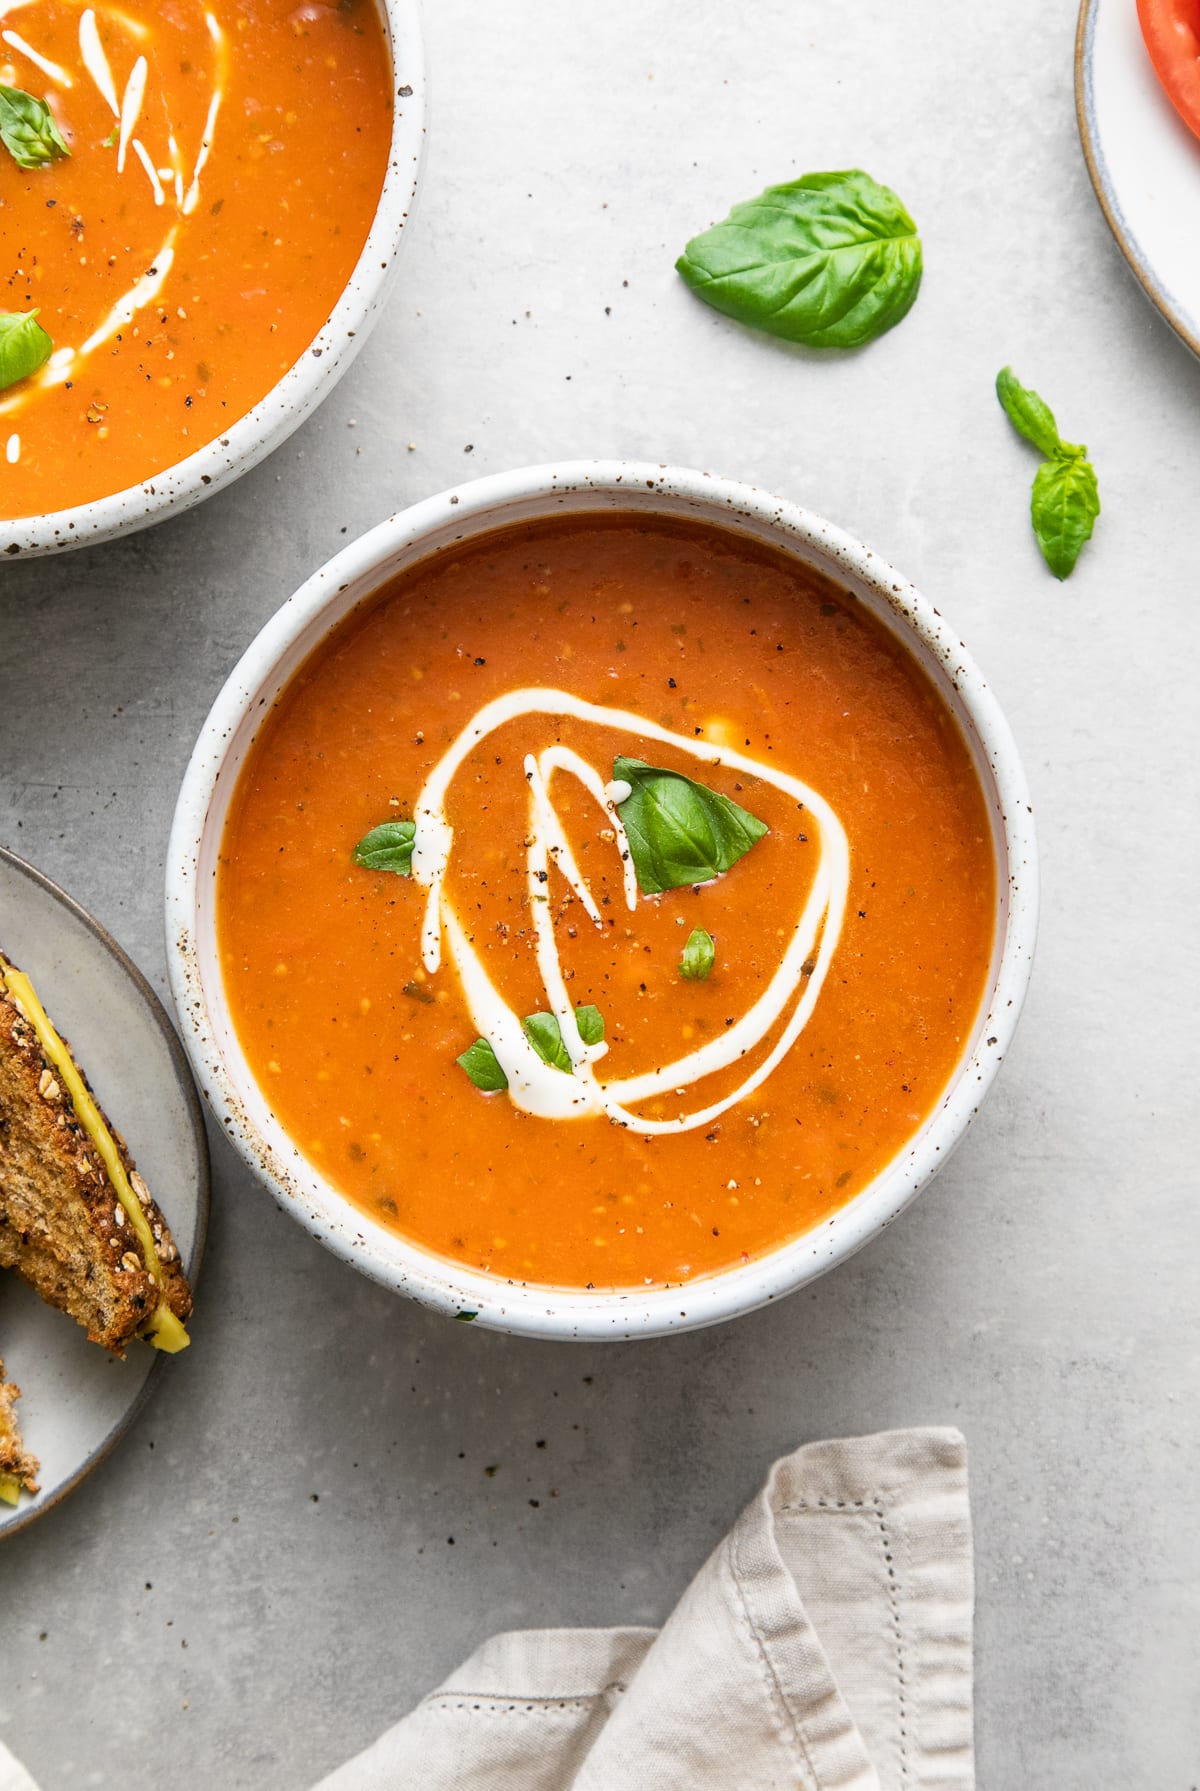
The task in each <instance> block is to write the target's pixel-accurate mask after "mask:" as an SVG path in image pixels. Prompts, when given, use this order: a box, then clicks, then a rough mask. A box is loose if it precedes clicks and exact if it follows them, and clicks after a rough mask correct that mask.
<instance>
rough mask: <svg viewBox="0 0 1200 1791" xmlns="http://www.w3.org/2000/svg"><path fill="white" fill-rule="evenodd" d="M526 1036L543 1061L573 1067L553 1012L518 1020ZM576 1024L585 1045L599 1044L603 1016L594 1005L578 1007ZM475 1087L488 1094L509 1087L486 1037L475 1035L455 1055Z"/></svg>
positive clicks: (560, 1067) (564, 1068) (565, 1068)
mask: <svg viewBox="0 0 1200 1791" xmlns="http://www.w3.org/2000/svg"><path fill="white" fill-rule="evenodd" d="M521 1024H522V1026H523V1027H524V1029H525V1037H526V1038H527V1039H528V1040H529V1042H530V1044H531V1045H532V1046H533V1048H534V1050H535V1051H536V1052H537V1054H538V1056H539V1057H540V1058H541V1060H542V1062H543V1063H548V1064H549V1065H550V1066H551V1068H552V1069H556V1070H562V1071H564V1072H565V1074H566V1075H568V1076H569V1075H570V1074H571V1071H572V1069H573V1067H574V1066H573V1065H572V1063H571V1058H570V1054H569V1053H568V1051H567V1047H566V1046H565V1045H564V1044H563V1039H562V1029H561V1028H560V1026H559V1024H558V1020H557V1017H556V1016H555V1015H554V1014H530V1015H529V1016H528V1017H527V1018H526V1019H524V1020H523V1021H522V1022H521ZM575 1024H576V1026H577V1027H578V1028H579V1036H580V1038H581V1039H582V1040H583V1042H584V1044H585V1045H598V1044H599V1043H600V1041H601V1039H602V1038H603V1037H604V1019H603V1016H602V1015H601V1013H600V1009H599V1008H597V1007H577V1008H576V1009H575ZM458 1062H459V1063H460V1064H461V1065H462V1067H463V1069H464V1070H465V1071H466V1072H467V1075H468V1076H469V1077H470V1078H471V1080H472V1082H473V1083H474V1084H475V1086H476V1088H482V1089H484V1090H485V1091H486V1092H487V1093H488V1094H492V1093H494V1092H495V1091H496V1090H498V1089H503V1088H507V1087H508V1077H507V1076H506V1075H505V1074H504V1071H503V1070H502V1069H501V1067H500V1060H499V1058H498V1057H497V1056H496V1053H495V1052H494V1051H493V1049H492V1047H491V1045H490V1044H489V1043H488V1041H487V1039H476V1040H475V1043H474V1044H473V1045H471V1046H470V1047H469V1049H468V1050H466V1051H464V1052H463V1054H462V1056H461V1057H460V1058H459V1059H458Z"/></svg>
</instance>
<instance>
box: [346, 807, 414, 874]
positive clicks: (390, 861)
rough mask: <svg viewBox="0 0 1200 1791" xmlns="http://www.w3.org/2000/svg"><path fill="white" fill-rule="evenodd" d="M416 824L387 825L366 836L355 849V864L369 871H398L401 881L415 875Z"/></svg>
mask: <svg viewBox="0 0 1200 1791" xmlns="http://www.w3.org/2000/svg"><path fill="white" fill-rule="evenodd" d="M416 831H417V826H416V822H415V821H384V822H382V823H381V824H380V825H379V826H378V827H372V829H371V831H370V833H365V834H364V835H363V837H362V839H360V840H359V842H358V844H357V846H355V848H354V862H355V864H361V865H362V866H363V867H364V869H366V870H368V871H395V873H396V875H397V876H399V877H409V876H411V875H412V855H413V839H414V836H415V835H416Z"/></svg>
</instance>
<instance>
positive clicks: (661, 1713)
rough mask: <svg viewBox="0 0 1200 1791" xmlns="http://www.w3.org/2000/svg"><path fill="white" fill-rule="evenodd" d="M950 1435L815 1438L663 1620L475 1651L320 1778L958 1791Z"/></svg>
mask: <svg viewBox="0 0 1200 1791" xmlns="http://www.w3.org/2000/svg"><path fill="white" fill-rule="evenodd" d="M972 1609H973V1572H972V1556H971V1519H970V1512H969V1509H968V1505H967V1460H966V1447H965V1445H964V1443H963V1439H962V1437H961V1436H960V1435H959V1434H958V1432H957V1431H954V1430H897V1431H890V1432H887V1433H885V1434H884V1435H882V1436H872V1437H857V1438H851V1439H847V1440H845V1441H841V1442H831V1443H810V1444H809V1445H807V1447H805V1448H803V1449H798V1450H797V1451H796V1453H795V1454H794V1455H788V1456H785V1457H784V1459H783V1460H782V1461H780V1462H777V1463H776V1464H775V1466H774V1467H773V1468H772V1470H771V1473H770V1475H769V1477H768V1479H767V1483H766V1486H765V1487H764V1488H763V1490H762V1492H761V1493H760V1494H759V1495H758V1497H757V1498H756V1499H755V1500H754V1502H753V1504H751V1505H750V1507H749V1508H748V1510H746V1511H745V1512H744V1513H743V1515H742V1517H741V1518H740V1520H739V1521H738V1523H737V1524H736V1525H735V1526H734V1528H733V1530H732V1531H731V1532H730V1534H729V1535H728V1536H727V1537H726V1538H725V1540H724V1542H722V1543H721V1545H720V1547H719V1548H718V1549H717V1550H716V1552H715V1553H714V1554H713V1555H712V1556H711V1557H710V1559H709V1560H708V1561H707V1563H706V1564H705V1566H704V1567H702V1568H701V1570H700V1572H699V1574H698V1575H697V1577H696V1578H695V1579H694V1580H693V1581H692V1584H691V1585H690V1586H689V1587H688V1589H687V1591H686V1592H685V1593H684V1595H683V1598H682V1599H681V1600H680V1602H679V1604H678V1605H677V1606H676V1608H675V1610H674V1611H673V1612H672V1614H671V1616H670V1617H669V1619H668V1620H667V1623H666V1624H665V1626H664V1627H663V1628H662V1629H661V1630H653V1629H581V1630H570V1629H557V1630H556V1629H551V1630H530V1631H526V1632H523V1633H516V1634H512V1635H500V1636H496V1637H494V1638H493V1640H492V1641H490V1642H486V1643H485V1644H484V1646H483V1647H482V1648H480V1649H479V1651H478V1652H477V1653H476V1654H473V1655H472V1656H471V1658H470V1660H468V1661H467V1662H466V1664H465V1665H464V1666H462V1667H460V1668H459V1669H458V1671H457V1672H456V1673H452V1674H451V1676H450V1678H449V1679H447V1680H446V1682H445V1684H444V1685H442V1686H440V1687H439V1688H438V1690H437V1691H435V1692H431V1693H430V1695H429V1696H428V1697H427V1698H424V1699H423V1700H422V1702H421V1703H420V1704H418V1705H417V1708H416V1709H415V1710H414V1711H413V1712H412V1714H411V1715H410V1716H407V1717H405V1718H404V1720H403V1721H402V1722H400V1723H397V1725H396V1727H395V1728H393V1729H389V1730H388V1731H387V1733H386V1734H385V1735H383V1736H382V1737H381V1739H380V1740H379V1741H377V1742H376V1743H375V1745H374V1746H373V1747H371V1748H368V1750H367V1751H366V1753H364V1754H360V1755H359V1756H358V1757H357V1759H354V1760H351V1761H350V1762H349V1764H348V1765H346V1766H343V1767H342V1768H341V1769H340V1770H339V1771H337V1772H335V1773H333V1774H332V1776H331V1777H329V1778H327V1779H324V1780H322V1782H321V1785H320V1787H318V1788H317V1791H412V1788H413V1787H417V1786H420V1787H421V1791H510V1788H511V1791H517V1788H518V1787H519V1788H520V1791H668V1788H669V1791H681V1788H686V1791H934V1787H936V1791H971V1787H973V1786H974V1783H975V1767H974V1744H973V1739H972V1665H971V1621H972Z"/></svg>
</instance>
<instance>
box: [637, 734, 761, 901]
mask: <svg viewBox="0 0 1200 1791" xmlns="http://www.w3.org/2000/svg"><path fill="white" fill-rule="evenodd" d="M613 781H614V783H624V784H628V785H629V794H628V796H626V797H625V798H624V799H623V800H622V801H621V802H618V803H617V812H618V813H619V814H620V817H621V824H622V826H623V827H624V829H625V837H626V838H627V839H628V841H629V852H630V856H631V857H632V859H633V868H634V871H635V873H636V875H637V881H638V888H639V889H640V890H641V891H642V893H643V895H661V894H662V892H663V890H665V889H683V888H684V887H686V886H687V885H688V884H690V883H710V882H711V881H712V879H713V878H714V877H719V876H720V874H721V872H722V871H727V870H729V869H730V868H731V866H733V865H735V864H736V863H737V861H738V859H739V858H744V857H745V855H746V853H747V852H748V851H749V850H750V848H751V846H753V845H755V844H757V842H758V841H759V840H760V839H761V838H762V836H763V834H764V833H766V832H768V831H769V829H768V827H767V824H766V822H765V821H760V820H759V819H758V817H757V815H752V814H750V812H749V811H748V810H747V809H744V808H741V807H739V805H738V804H737V803H736V802H731V801H730V800H729V798H728V796H719V795H718V794H717V792H716V791H715V790H709V789H706V787H705V786H704V785H703V784H698V783H696V782H695V781H694V780H693V779H692V778H690V777H684V776H683V774H682V773H681V772H678V771H664V770H661V769H660V768H659V767H657V766H654V765H646V764H644V763H643V762H642V760H641V759H615V760H614V761H613Z"/></svg>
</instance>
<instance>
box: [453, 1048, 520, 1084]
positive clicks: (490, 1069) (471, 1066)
mask: <svg viewBox="0 0 1200 1791" xmlns="http://www.w3.org/2000/svg"><path fill="white" fill-rule="evenodd" d="M457 1061H458V1064H459V1066H460V1067H461V1068H462V1069H464V1070H465V1071H466V1072H467V1075H468V1076H469V1077H470V1078H471V1080H472V1082H473V1083H474V1084H475V1086H476V1088H482V1089H483V1091H484V1093H485V1094H499V1093H500V1091H501V1090H502V1089H505V1088H507V1087H508V1077H507V1076H506V1075H505V1074H504V1071H503V1070H502V1069H501V1068H500V1059H499V1058H498V1057H497V1056H496V1053H495V1052H494V1051H493V1050H492V1047H491V1045H490V1044H489V1043H488V1041H487V1040H486V1039H476V1040H475V1043H474V1044H473V1045H468V1047H467V1049H466V1050H465V1051H464V1052H463V1053H462V1056H461V1057H459V1058H458V1060H457Z"/></svg>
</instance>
